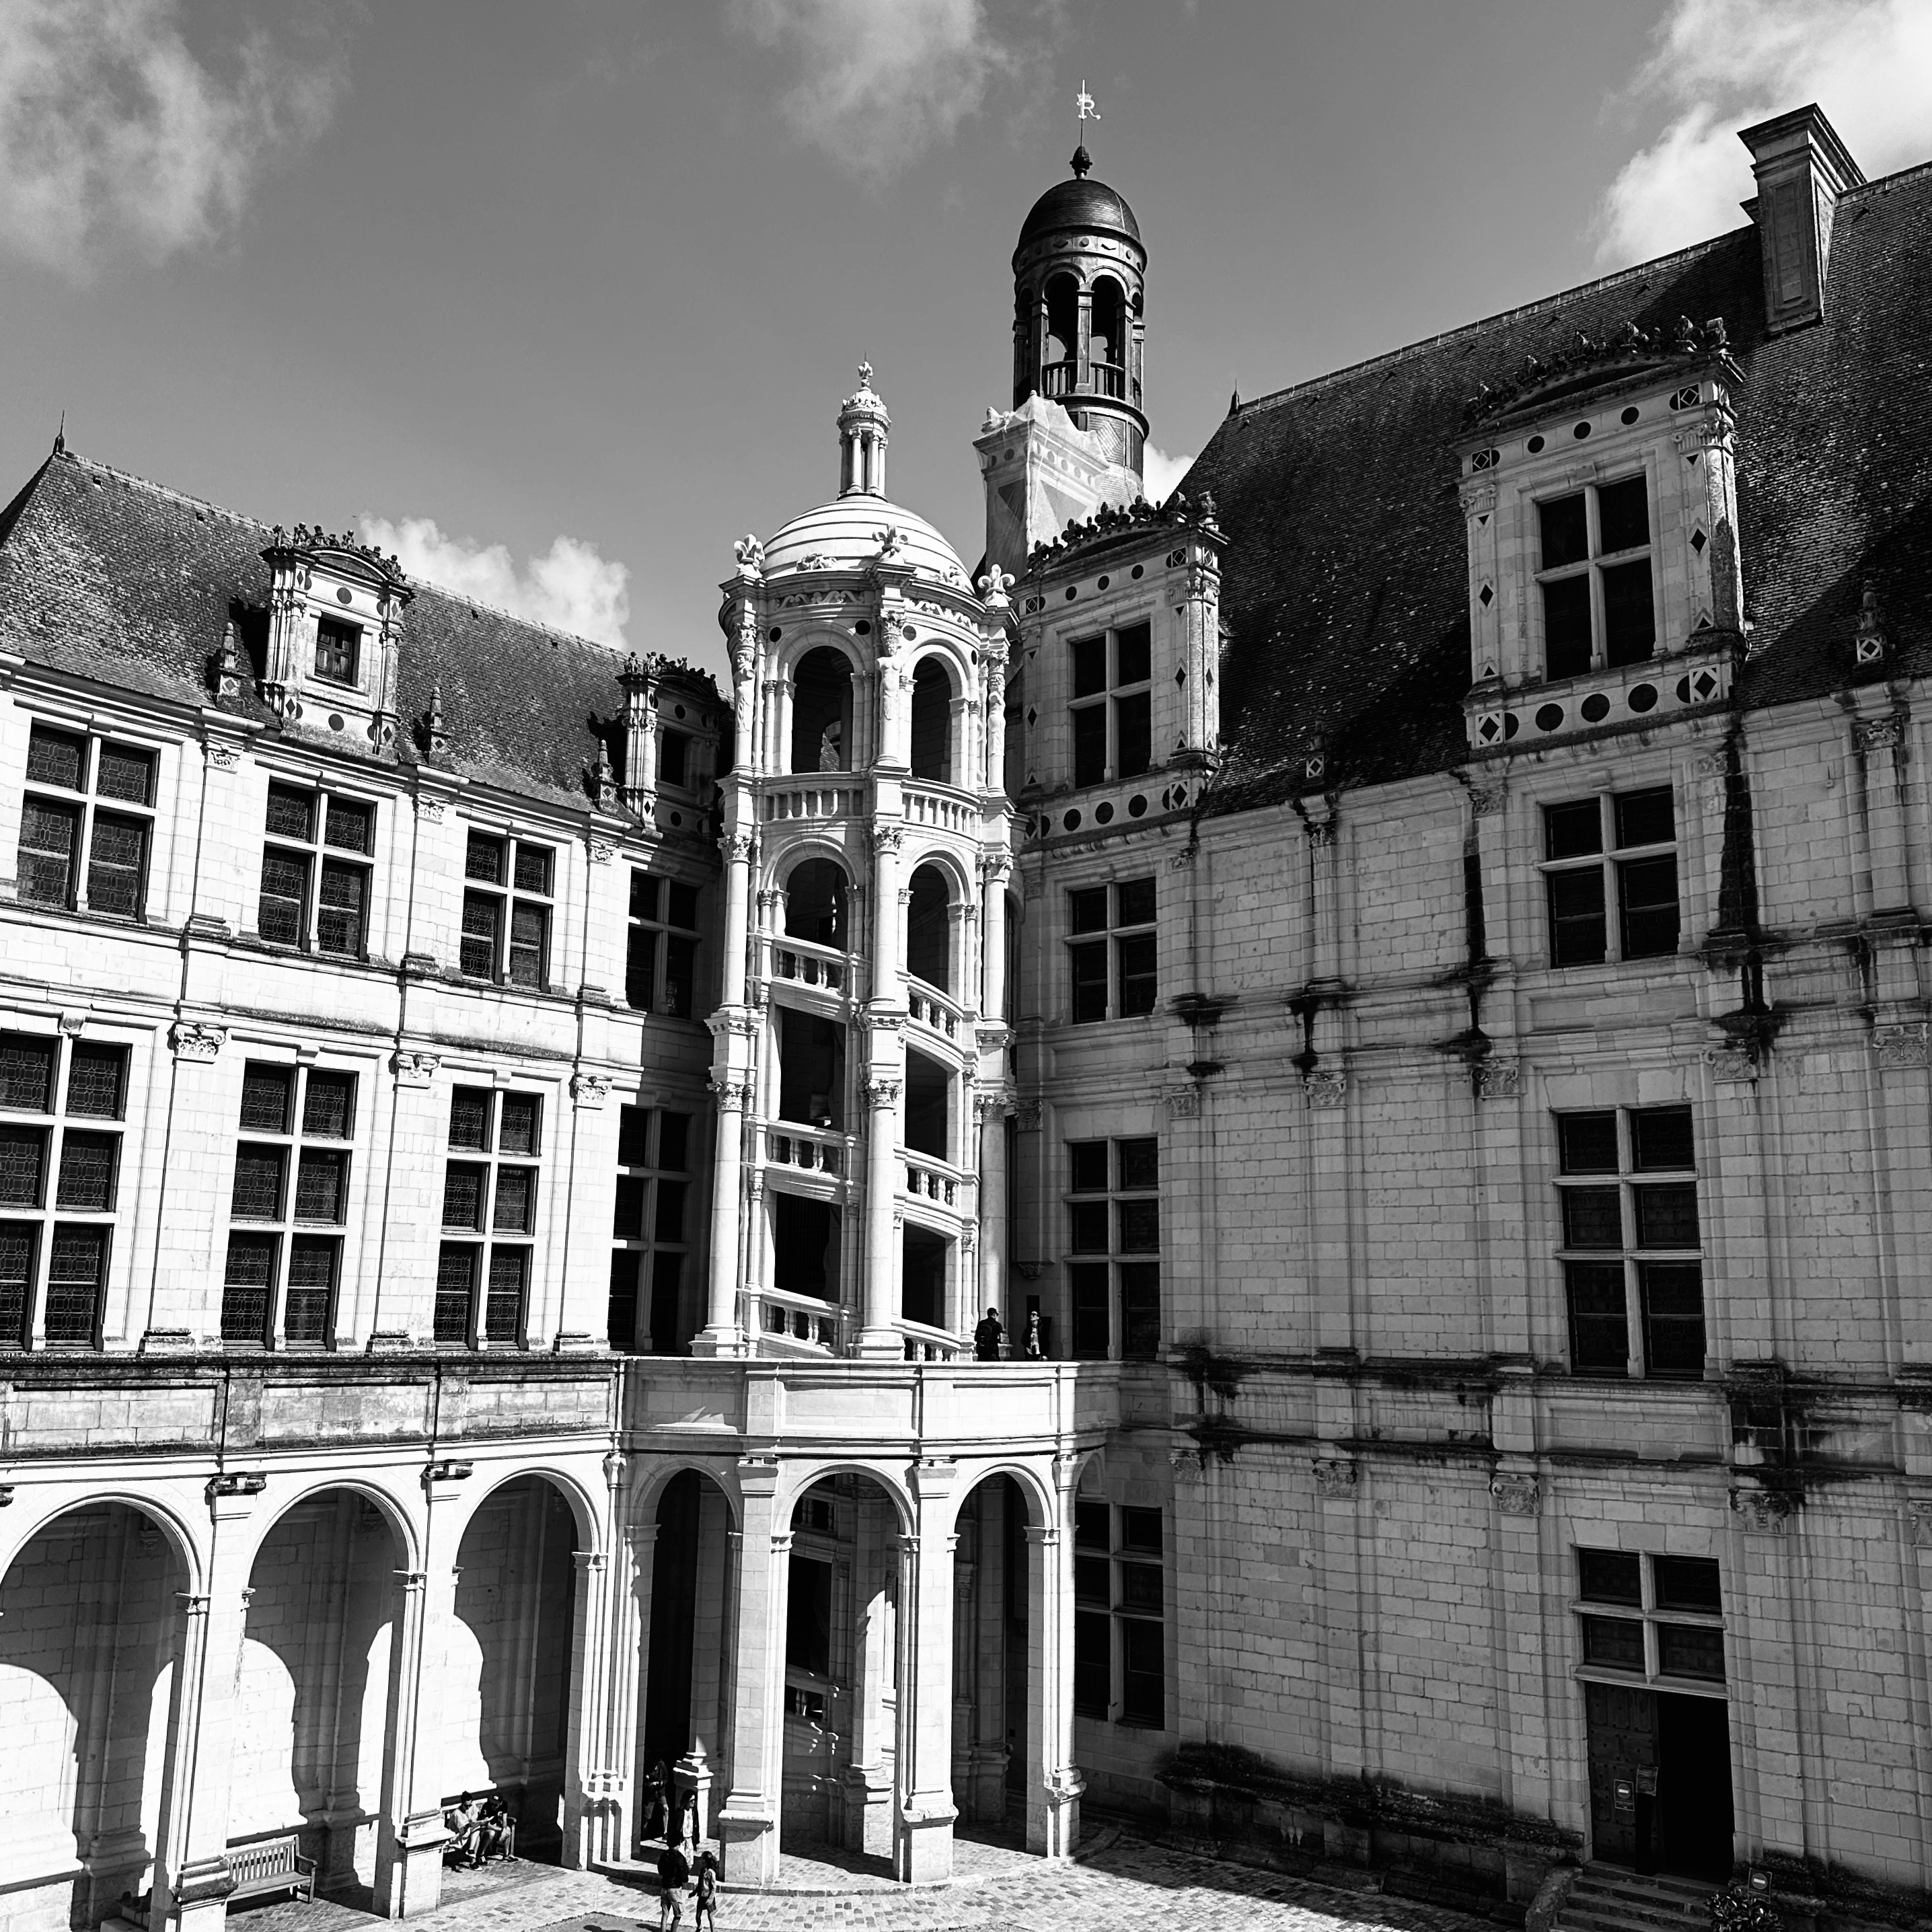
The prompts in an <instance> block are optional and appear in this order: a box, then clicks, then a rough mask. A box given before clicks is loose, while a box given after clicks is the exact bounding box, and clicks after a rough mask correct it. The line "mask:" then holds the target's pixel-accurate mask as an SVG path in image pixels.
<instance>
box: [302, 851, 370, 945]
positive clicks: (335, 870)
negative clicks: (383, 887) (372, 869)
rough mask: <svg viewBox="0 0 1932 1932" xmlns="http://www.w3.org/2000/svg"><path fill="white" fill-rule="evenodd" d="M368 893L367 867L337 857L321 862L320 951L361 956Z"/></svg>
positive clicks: (317, 936) (317, 926) (317, 939)
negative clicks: (348, 862)
mask: <svg viewBox="0 0 1932 1932" xmlns="http://www.w3.org/2000/svg"><path fill="white" fill-rule="evenodd" d="M368 894H369V871H368V867H367V866H365V865H344V864H343V863H342V862H341V860H340V859H324V860H323V862H322V902H321V904H320V906H319V907H317V910H316V915H315V943H316V946H317V949H318V950H320V951H321V952H323V953H341V954H344V955H346V956H348V957H350V958H351V959H353V958H356V957H358V956H360V954H361V953H362V934H363V916H364V912H365V907H366V906H367V904H368Z"/></svg>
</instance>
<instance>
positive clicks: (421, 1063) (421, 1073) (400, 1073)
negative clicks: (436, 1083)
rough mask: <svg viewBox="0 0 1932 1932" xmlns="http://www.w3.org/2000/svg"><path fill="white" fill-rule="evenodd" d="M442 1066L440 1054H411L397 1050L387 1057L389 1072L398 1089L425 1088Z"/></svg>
mask: <svg viewBox="0 0 1932 1932" xmlns="http://www.w3.org/2000/svg"><path fill="white" fill-rule="evenodd" d="M442 1064H443V1061H442V1058H441V1056H440V1055H437V1054H434V1053H413V1052H405V1051H404V1050H402V1049H398V1050H397V1051H396V1052H394V1053H392V1054H391V1055H390V1056H389V1070H390V1072H391V1073H393V1074H395V1076H396V1085H398V1087H427V1086H428V1085H429V1084H430V1082H431V1081H432V1080H434V1079H435V1078H436V1073H437V1068H438V1067H440V1066H441V1065H442Z"/></svg>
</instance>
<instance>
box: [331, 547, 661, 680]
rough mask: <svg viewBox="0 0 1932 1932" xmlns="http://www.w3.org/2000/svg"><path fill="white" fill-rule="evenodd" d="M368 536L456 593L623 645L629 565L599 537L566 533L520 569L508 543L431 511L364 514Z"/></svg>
mask: <svg viewBox="0 0 1932 1932" xmlns="http://www.w3.org/2000/svg"><path fill="white" fill-rule="evenodd" d="M356 530H357V532H358V533H359V535H360V536H361V537H362V541H364V542H365V543H366V544H374V545H375V547H377V549H378V550H389V551H391V552H393V553H394V554H395V556H396V557H397V558H398V560H399V561H400V562H401V564H402V566H403V568H404V570H405V571H407V572H408V573H409V574H410V576H412V577H420V578H422V580H423V581H424V582H425V583H433V584H434V585H435V586H437V589H440V590H447V591H449V592H450V593H451V594H452V595H454V596H458V597H466V598H469V599H471V601H473V602H475V603H478V604H488V605H490V607H491V608H492V609H493V610H507V611H508V613H510V615H511V616H513V617H526V618H528V619H530V621H531V622H533V623H538V624H547V625H550V628H552V629H553V630H557V631H570V632H571V633H573V634H574V635H576V636H577V637H589V638H591V639H592V640H594V641H595V642H596V643H600V644H611V645H614V646H617V647H619V649H621V648H622V645H623V643H624V626H625V625H626V624H627V623H628V622H630V620H631V592H630V581H631V572H630V567H629V566H628V565H626V564H622V563H619V562H615V561H614V560H613V559H610V558H607V557H604V556H599V555H598V552H597V546H596V545H595V544H588V543H585V542H583V541H581V540H580V538H576V537H566V536H559V537H557V538H553V540H552V541H551V544H550V548H549V549H548V550H546V551H544V553H543V554H542V555H541V556H533V557H532V558H531V559H529V562H528V563H527V564H526V565H525V566H524V567H523V568H522V569H521V570H519V569H518V568H517V563H516V559H514V557H512V556H511V554H510V552H509V548H508V545H506V544H478V543H474V542H472V541H470V540H469V538H466V537H450V536H445V535H443V532H442V531H441V530H440V529H438V528H437V525H436V523H434V520H432V519H431V518H430V517H404V518H403V520H402V521H401V523H391V522H390V521H389V519H388V518H387V517H371V516H362V517H358V518H357V519H356Z"/></svg>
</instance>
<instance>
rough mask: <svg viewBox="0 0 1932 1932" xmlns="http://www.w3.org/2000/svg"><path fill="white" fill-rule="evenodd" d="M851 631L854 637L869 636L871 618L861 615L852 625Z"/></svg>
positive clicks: (870, 632)
mask: <svg viewBox="0 0 1932 1932" xmlns="http://www.w3.org/2000/svg"><path fill="white" fill-rule="evenodd" d="M852 631H853V635H854V636H855V637H870V636H871V634H872V620H871V618H869V617H861V618H860V619H859V621H858V622H856V624H854V625H853V626H852Z"/></svg>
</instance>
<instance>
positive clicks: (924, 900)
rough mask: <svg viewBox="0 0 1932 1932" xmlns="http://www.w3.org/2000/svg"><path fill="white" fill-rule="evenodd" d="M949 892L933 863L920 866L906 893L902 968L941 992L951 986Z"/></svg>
mask: <svg viewBox="0 0 1932 1932" xmlns="http://www.w3.org/2000/svg"><path fill="white" fill-rule="evenodd" d="M952 914H953V894H952V892H951V890H950V888H949V886H948V884H947V877H946V874H944V872H942V871H941V870H940V869H939V868H938V866H937V865H921V866H919V868H917V869H916V871H914V872H913V875H912V879H911V881H910V884H909V886H907V894H906V944H905V968H906V971H907V972H908V973H910V974H911V975H912V977H913V978H914V979H915V980H924V981H925V982H926V984H927V985H928V986H934V987H937V988H938V990H939V991H940V992H942V993H950V992H952V990H953V916H952Z"/></svg>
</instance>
